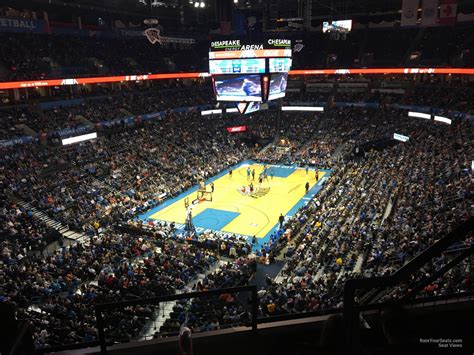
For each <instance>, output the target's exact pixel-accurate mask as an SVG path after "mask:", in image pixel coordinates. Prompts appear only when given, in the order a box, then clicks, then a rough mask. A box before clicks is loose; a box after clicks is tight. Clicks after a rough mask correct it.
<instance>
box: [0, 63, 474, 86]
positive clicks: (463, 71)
mask: <svg viewBox="0 0 474 355" xmlns="http://www.w3.org/2000/svg"><path fill="white" fill-rule="evenodd" d="M348 74H460V75H474V68H371V69H311V70H290V72H289V75H348ZM209 76H210V74H209V73H169V74H144V75H126V76H125V75H121V76H102V77H91V78H68V79H46V80H29V81H8V82H0V90H1V89H3V90H5V89H21V88H29V87H40V86H62V85H71V84H72V85H76V84H98V83H113V82H120V81H141V80H162V79H185V78H189V79H196V78H206V77H209Z"/></svg>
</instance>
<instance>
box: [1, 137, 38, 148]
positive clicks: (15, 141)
mask: <svg viewBox="0 0 474 355" xmlns="http://www.w3.org/2000/svg"><path fill="white" fill-rule="evenodd" d="M37 140H38V139H37V138H34V137H32V136H23V137H18V138H15V139H8V140H2V141H0V148H7V147H13V146H14V145H17V144H28V143H32V142H34V141H37Z"/></svg>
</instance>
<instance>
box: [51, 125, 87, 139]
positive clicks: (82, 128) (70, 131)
mask: <svg viewBox="0 0 474 355" xmlns="http://www.w3.org/2000/svg"><path fill="white" fill-rule="evenodd" d="M89 129H90V128H89V126H80V127H76V128H66V129H59V130H57V131H53V132H51V133H53V134H57V135H59V136H61V137H64V136H72V135H76V134H79V133H83V132H85V131H87V130H89Z"/></svg>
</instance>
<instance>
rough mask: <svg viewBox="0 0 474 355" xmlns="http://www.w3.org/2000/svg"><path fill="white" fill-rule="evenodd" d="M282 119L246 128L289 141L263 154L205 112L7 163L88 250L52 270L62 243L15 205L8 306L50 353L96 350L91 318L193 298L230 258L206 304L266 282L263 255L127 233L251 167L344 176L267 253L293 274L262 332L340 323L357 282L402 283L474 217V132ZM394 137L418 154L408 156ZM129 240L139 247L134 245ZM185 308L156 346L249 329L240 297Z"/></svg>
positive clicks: (144, 311)
mask: <svg viewBox="0 0 474 355" xmlns="http://www.w3.org/2000/svg"><path fill="white" fill-rule="evenodd" d="M144 97H147V96H144ZM151 101H154V99H153V100H151ZM151 105H154V103H151ZM139 106H140V105H138V106H136V109H137V110H138V109H139V108H140V107H139ZM131 107H132V106H130V107H129V108H128V109H130V110H132V111H134V110H135V109H133V108H131ZM272 112H273V111H271V110H269V111H266V112H262V113H256V114H253V115H251V116H248V118H246V120H247V124H248V125H249V126H250V127H252V130H253V133H255V134H257V133H258V132H259V131H261V132H262V137H272V136H273V137H275V138H277V139H275V141H274V142H273V143H272V144H270V145H269V146H268V147H266V148H265V149H263V150H261V151H260V150H255V149H253V148H252V149H251V148H247V147H246V146H245V145H242V144H241V143H240V141H239V139H238V138H236V136H231V135H228V134H227V132H226V130H225V127H226V126H227V125H228V124H229V122H232V121H234V120H235V118H232V117H227V118H226V117H220V116H204V117H203V116H201V115H199V114H198V113H193V112H188V113H182V114H178V113H168V114H167V115H166V116H165V117H164V118H163V119H162V120H156V121H153V122H149V123H147V124H142V125H140V124H139V125H134V126H131V127H118V128H114V129H110V130H105V131H103V132H102V133H101V135H100V137H99V138H98V139H96V140H94V141H92V142H88V143H87V144H79V145H75V146H71V147H61V146H55V145H45V146H42V145H24V146H21V145H20V146H15V147H10V148H2V155H3V158H4V160H3V168H2V188H3V190H4V191H5V192H6V193H8V194H14V195H16V197H17V198H21V199H23V200H25V201H28V202H29V203H30V204H32V205H33V206H35V207H36V208H38V209H40V210H42V211H44V212H45V213H46V214H48V215H49V216H50V217H52V218H53V219H55V220H58V221H60V222H62V223H63V224H65V225H68V226H69V227H70V228H72V229H75V230H79V231H84V232H86V233H87V234H88V235H89V236H90V241H88V242H87V243H84V244H75V245H71V246H65V247H62V248H60V249H59V250H57V251H55V252H54V253H53V254H51V255H42V254H41V253H34V252H32V251H34V250H36V249H41V248H40V247H42V246H44V245H45V243H48V242H49V241H50V240H49V239H48V237H47V236H48V235H49V230H48V228H46V227H45V226H44V225H42V224H41V222H39V221H37V220H35V219H34V218H33V217H34V216H32V215H31V213H29V212H28V211H22V210H21V209H18V208H17V207H16V206H15V205H14V204H12V203H11V202H5V203H4V204H3V205H2V209H3V211H4V213H3V214H4V219H3V220H2V240H1V242H2V262H3V264H2V265H3V266H2V268H1V269H0V281H1V285H2V286H1V296H2V300H3V301H7V302H13V303H15V304H16V305H17V307H18V316H19V317H24V318H29V319H31V320H32V321H33V322H34V325H35V342H36V345H37V346H38V347H45V346H51V345H58V344H61V343H68V342H82V341H88V340H94V339H96V336H97V335H96V324H95V318H94V314H93V307H92V305H94V304H96V303H99V302H111V301H117V300H123V299H130V298H136V297H149V296H157V295H165V294H170V293H173V292H175V291H176V290H183V289H185V287H186V285H189V283H192V282H193V280H195V279H196V277H197V275H198V274H206V271H208V270H209V268H210V267H211V266H212V265H214V264H215V263H216V261H217V260H218V259H219V257H220V255H221V253H220V251H224V253H222V254H224V255H226V256H228V257H231V258H234V260H233V261H231V262H229V263H228V264H227V265H224V266H222V265H221V266H220V267H219V269H218V270H217V271H216V272H213V273H210V274H208V275H207V276H206V277H205V278H204V279H203V280H202V281H199V282H196V283H195V289H196V290H205V289H212V288H216V287H227V286H235V285H242V284H246V283H248V282H249V279H250V278H251V277H252V275H253V273H254V272H255V271H254V267H255V261H253V260H252V259H249V258H248V257H247V254H248V253H250V252H251V246H250V245H249V244H245V243H244V244H239V240H237V239H232V237H230V238H227V239H226V238H223V239H219V238H218V239H217V240H216V242H215V244H214V245H211V244H206V243H205V241H203V240H195V241H192V240H186V238H182V237H179V236H176V235H175V234H174V233H173V228H172V226H164V225H152V226H147V228H142V227H143V226H140V225H139V224H137V223H135V222H134V223H132V224H130V223H128V222H130V220H133V219H134V218H135V216H136V215H137V214H139V213H141V212H143V211H146V210H148V209H149V208H151V207H153V206H155V205H157V204H159V203H160V202H161V201H162V200H163V199H165V198H168V197H172V196H176V195H177V194H178V193H180V192H182V191H183V190H186V189H188V188H189V187H191V186H193V185H195V184H196V183H197V182H198V181H200V180H201V179H206V178H209V177H211V176H214V175H215V174H216V173H218V172H220V171H222V170H223V169H225V168H227V167H229V166H232V165H234V164H236V163H237V162H239V161H242V160H243V159H245V158H253V159H256V160H260V161H262V162H270V163H272V162H278V163H283V164H299V165H302V166H306V165H314V166H317V167H318V168H331V169H332V174H331V177H330V178H329V179H328V180H327V181H326V182H325V183H324V189H323V190H322V191H321V192H320V193H319V194H318V198H317V199H314V200H312V201H311V202H310V203H309V204H308V205H306V206H305V207H303V208H302V209H301V210H300V211H298V212H297V213H296V214H295V217H294V218H292V219H290V220H289V221H287V222H285V224H284V226H283V230H282V233H280V234H279V238H277V239H275V240H272V242H271V243H269V245H266V246H265V247H263V248H262V250H261V251H257V255H264V254H271V255H273V256H277V255H280V254H283V255H284V256H285V258H286V262H287V263H286V266H285V268H284V269H283V270H282V274H281V275H280V276H281V280H279V281H278V282H276V281H271V282H270V283H269V284H268V287H267V288H266V289H264V290H261V291H260V292H259V297H260V310H261V315H262V316H263V315H275V314H283V313H289V312H304V311H312V310H324V309H327V308H334V307H340V306H342V298H341V291H342V286H343V284H344V281H345V280H346V279H347V278H350V277H359V276H377V275H387V274H390V273H392V272H394V271H395V270H397V269H398V268H399V267H400V266H402V265H403V264H404V263H405V262H406V261H408V260H410V259H412V258H413V257H414V256H416V255H417V254H419V253H420V252H421V251H423V250H424V249H426V247H428V246H429V245H431V244H432V243H433V242H434V241H435V240H437V239H439V238H440V237H442V236H444V235H446V234H447V233H448V232H449V231H450V230H452V228H454V227H455V226H456V225H457V224H458V223H459V222H460V221H462V220H464V219H466V218H468V217H469V215H472V210H471V208H472V206H471V205H472V175H471V173H470V161H471V159H472V155H473V153H474V152H473V147H472V144H470V142H472V138H473V129H472V125H471V124H470V123H469V122H466V121H462V120H454V121H453V124H452V125H446V124H442V123H436V122H433V121H427V120H421V119H414V118H411V117H407V116H406V112H404V111H400V110H398V111H397V110H394V109H388V108H387V109H384V108H381V109H377V110H375V109H361V108H342V109H334V108H332V109H329V110H328V111H327V112H324V113H313V114H301V113H293V114H289V113H286V114H284V115H282V117H281V119H280V120H279V122H280V123H279V124H276V123H275V118H274V116H272ZM394 132H397V133H401V134H404V135H407V136H409V137H410V140H409V141H408V142H405V143H395V142H394V141H393V140H392V137H393V133H394ZM283 141H285V142H283ZM388 206H391V207H390V208H388ZM123 225H127V226H129V227H130V226H133V227H135V228H136V230H138V232H135V233H134V234H130V233H128V232H123V231H121V230H120V229H119V226H123ZM150 232H151V233H150ZM137 233H138V235H137ZM221 243H222V244H223V245H224V247H223V248H222V247H221ZM216 246H218V249H217V248H216ZM232 248H234V252H231V249H232ZM257 260H258V259H257ZM445 263H446V260H439V265H443V264H445ZM439 265H435V266H434V268H437V267H439ZM432 270H433V269H427V272H428V273H429V272H431V271H432ZM469 270H470V268H469V267H467V266H466V265H463V266H460V267H459V268H457V269H456V270H455V271H453V274H452V275H447V276H445V278H444V279H441V280H438V281H437V283H436V285H434V286H433V287H430V288H428V289H426V290H424V292H425V293H428V294H429V293H433V292H434V291H435V290H439V291H437V292H450V291H459V290H461V291H462V290H470V289H472V278H470V277H469V274H468V273H469ZM457 282H461V285H462V286H457V284H456V283H457ZM403 290H406V289H403V288H401V291H400V294H401V293H402V292H403ZM211 305H212V307H211ZM175 308H176V309H175V310H174V313H173V315H172V317H171V318H170V319H169V320H168V321H167V322H166V323H165V325H164V326H163V329H160V331H159V333H158V335H166V334H168V333H171V334H173V333H175V332H176V331H177V329H179V327H180V325H181V324H183V323H186V324H187V325H188V326H191V328H192V329H193V331H204V330H209V329H220V328H223V327H227V326H231V325H232V324H234V323H240V324H241V323H242V322H245V321H246V320H247V319H248V313H247V308H246V303H245V300H241V299H240V298H239V297H237V296H236V295H226V296H225V297H222V298H219V299H216V300H212V301H202V300H197V301H196V300H195V301H187V302H179V303H178V304H177V305H176V306H175ZM155 312H156V309H155V308H154V307H152V306H149V307H132V308H127V309H126V310H117V311H116V312H115V311H114V312H110V313H108V315H107V317H106V319H105V323H106V334H107V337H108V338H109V339H110V340H113V341H128V340H130V339H135V338H137V337H138V336H139V335H140V333H141V331H142V328H143V327H144V326H145V325H146V323H147V322H149V321H150V320H152V319H153V318H154V317H155Z"/></svg>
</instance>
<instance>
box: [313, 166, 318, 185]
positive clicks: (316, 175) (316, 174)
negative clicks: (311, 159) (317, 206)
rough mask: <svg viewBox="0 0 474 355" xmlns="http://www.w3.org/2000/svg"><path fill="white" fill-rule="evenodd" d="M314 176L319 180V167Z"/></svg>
mask: <svg viewBox="0 0 474 355" xmlns="http://www.w3.org/2000/svg"><path fill="white" fill-rule="evenodd" d="M314 178H315V179H316V182H318V179H319V171H318V168H317V167H316V170H315V173H314Z"/></svg>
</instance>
